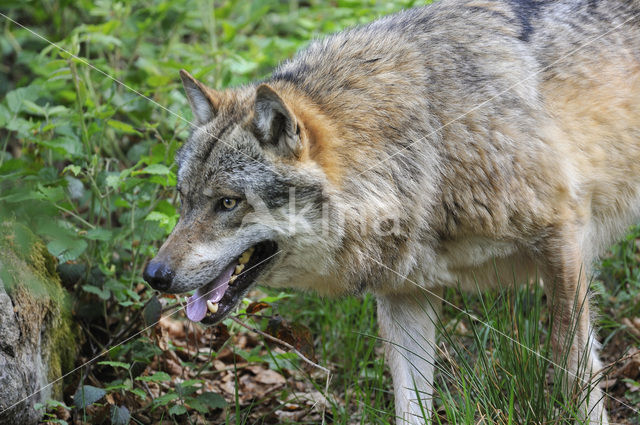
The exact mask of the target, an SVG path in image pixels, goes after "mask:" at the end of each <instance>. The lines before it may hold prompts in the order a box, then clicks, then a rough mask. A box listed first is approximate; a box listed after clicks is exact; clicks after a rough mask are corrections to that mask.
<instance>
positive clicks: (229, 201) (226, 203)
mask: <svg viewBox="0 0 640 425" xmlns="http://www.w3.org/2000/svg"><path fill="white" fill-rule="evenodd" d="M236 205H238V200H237V199H233V198H222V199H221V200H220V206H221V207H222V209H223V210H227V211H231V210H232V209H234V208H235V207H236Z"/></svg>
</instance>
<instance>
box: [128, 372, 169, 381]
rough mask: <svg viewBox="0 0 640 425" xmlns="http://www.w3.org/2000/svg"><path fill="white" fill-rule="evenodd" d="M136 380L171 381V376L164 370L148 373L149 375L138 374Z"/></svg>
mask: <svg viewBox="0 0 640 425" xmlns="http://www.w3.org/2000/svg"><path fill="white" fill-rule="evenodd" d="M136 380H137V381H147V382H164V381H171V377H170V376H169V374H167V373H166V372H156V373H154V374H153V375H149V376H138V377H137V378H136Z"/></svg>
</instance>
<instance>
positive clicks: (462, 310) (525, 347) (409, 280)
mask: <svg viewBox="0 0 640 425" xmlns="http://www.w3.org/2000/svg"><path fill="white" fill-rule="evenodd" d="M365 255H366V256H367V257H369V259H371V260H373V261H375V262H376V263H377V264H378V265H380V266H382V267H384V268H385V269H387V270H389V271H390V272H392V273H394V274H396V275H398V276H399V277H401V278H403V279H406V280H407V282H409V283H411V284H413V285H415V286H417V287H418V288H419V289H422V290H423V291H425V292H427V293H428V294H429V295H431V296H434V297H436V298H437V299H439V300H440V301H442V302H444V303H445V304H447V305H449V306H451V307H453V308H454V309H456V310H458V311H459V312H461V313H462V314H465V315H467V316H468V317H469V318H470V319H472V320H475V321H477V322H478V323H482V324H483V325H484V326H486V327H487V328H489V329H491V330H492V331H494V332H496V333H497V334H498V335H500V336H502V337H503V338H506V339H508V340H509V341H511V342H513V343H514V344H516V345H519V346H520V347H522V348H524V349H525V350H527V351H529V352H530V353H531V354H533V355H535V356H538V357H539V358H541V359H543V360H545V361H547V362H549V363H550V364H552V365H554V366H556V367H557V368H558V369H560V370H562V371H564V372H566V373H567V374H569V375H571V376H573V377H574V378H577V379H579V380H580V381H581V382H582V383H585V384H587V385H590V381H591V380H590V379H588V380H587V379H585V378H583V377H581V376H578V375H576V374H575V373H573V372H571V371H570V370H568V369H566V368H564V367H562V366H560V365H559V364H557V363H555V362H553V361H551V359H549V358H547V357H546V356H544V355H542V354H540V353H539V352H537V351H536V350H534V349H532V348H529V347H527V346H526V345H524V344H522V343H521V342H519V341H517V340H515V339H514V338H512V337H511V336H509V335H507V334H506V333H504V332H502V331H500V330H498V329H496V328H494V327H493V326H491V325H490V324H489V323H488V322H485V321H483V320H482V319H480V318H479V317H478V316H476V315H475V314H472V313H469V312H468V311H466V310H464V309H462V308H460V307H458V306H457V305H455V304H453V303H452V302H451V301H447V300H446V299H444V298H443V297H441V296H440V295H438V294H436V293H435V292H434V291H431V290H429V289H428V288H425V287H423V286H422V285H420V284H418V283H417V282H415V281H413V280H412V279H410V278H409V277H407V276H404V275H402V274H401V273H400V272H397V271H395V270H393V269H392V268H390V267H387V266H386V265H384V264H382V263H381V262H380V261H378V260H376V259H375V258H373V257H371V256H370V255H368V254H365ZM600 372H601V371H596V373H595V374H594V375H597V374H599V373H600ZM600 391H601V392H602V394H604V395H606V396H607V397H609V398H610V399H612V400H615V401H617V402H618V403H620V404H621V405H623V406H625V407H627V408H629V409H631V410H632V411H633V412H635V413H638V414H640V410H638V409H635V408H633V407H631V406H629V405H628V404H626V403H625V402H624V401H622V400H620V399H618V398H616V397H614V396H612V395H611V394H609V393H607V392H605V391H604V390H602V389H601V390H600Z"/></svg>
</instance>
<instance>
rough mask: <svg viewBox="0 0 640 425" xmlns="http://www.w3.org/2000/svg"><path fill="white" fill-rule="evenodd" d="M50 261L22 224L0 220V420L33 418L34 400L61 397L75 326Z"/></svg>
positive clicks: (36, 413) (25, 423) (4, 424)
mask: <svg viewBox="0 0 640 425" xmlns="http://www.w3.org/2000/svg"><path fill="white" fill-rule="evenodd" d="M55 263H56V260H55V259H54V258H53V257H52V256H51V255H50V254H49V252H48V251H47V249H46V247H45V246H44V244H43V243H42V241H41V240H39V239H38V238H37V237H36V236H34V235H33V233H32V232H31V231H30V230H29V229H28V228H26V227H24V226H22V225H20V224H17V223H14V222H2V223H0V412H3V411H4V412H3V413H0V425H14V424H21V425H31V424H37V423H38V421H39V420H40V418H41V417H42V415H43V413H44V412H43V411H42V410H36V409H35V407H34V405H35V404H36V403H45V402H46V401H47V400H48V399H51V398H54V399H58V400H61V398H62V384H63V380H61V379H59V378H61V377H62V376H63V375H64V373H65V372H67V371H69V370H71V369H72V368H73V366H74V362H75V356H76V355H77V352H78V348H79V344H78V343H77V340H78V339H79V335H80V331H79V328H78V327H77V325H76V324H74V322H73V318H72V315H71V302H70V297H69V294H68V293H67V291H66V290H65V289H64V288H63V287H62V285H61V283H60V279H59V277H58V275H57V274H56V272H55ZM5 410H6V411H5Z"/></svg>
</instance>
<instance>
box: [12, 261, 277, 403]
mask: <svg viewBox="0 0 640 425" xmlns="http://www.w3.org/2000/svg"><path fill="white" fill-rule="evenodd" d="M281 252H282V250H280V251H277V252H276V253H274V254H273V255H270V256H269V257H267V258H265V259H264V260H262V261H260V262H259V263H257V264H254V265H253V266H252V267H250V268H248V269H246V270H244V271H243V272H242V273H240V274H239V275H238V276H242V275H243V274H245V273H247V272H248V271H249V270H251V269H254V268H256V267H258V266H259V265H260V264H262V263H264V262H265V261H269V260H270V259H272V258H273V257H275V256H276V255H278V254H280V253H281ZM223 285H224V284H222V285H219V286H217V287H215V288H213V289H212V290H211V291H209V292H207V293H205V294H203V295H201V296H200V297H197V298H195V299H194V300H193V301H187V305H189V304H190V303H193V302H195V301H197V300H200V299H202V298H203V297H205V296H207V295H209V294H210V293H212V292H213V291H215V290H216V289H218V288H219V287H220V286H223ZM186 307H187V306H180V307H179V308H177V309H176V310H174V311H172V312H171V313H169V314H167V315H165V316H162V317H161V318H160V319H158V320H157V321H156V322H154V323H152V324H150V325H149V326H147V327H145V328H144V329H141V330H140V331H138V332H136V333H135V334H133V335H131V336H130V337H128V338H127V339H125V340H123V341H121V342H119V343H117V344H116V345H113V346H111V347H109V348H107V349H105V350H104V351H102V352H101V353H99V354H98V355H96V356H94V357H93V358H91V359H89V360H87V361H86V362H84V363H82V364H81V365H80V366H78V367H76V368H75V369H73V370H71V371H69V372H67V373H65V374H64V375H62V376H61V377H59V378H57V379H54V380H53V381H51V382H49V383H48V384H46V385H43V386H42V387H40V388H38V389H37V390H36V391H34V392H32V393H31V394H29V395H28V396H26V397H24V398H22V399H20V400H19V401H17V402H15V403H13V404H12V405H11V406H9V407H7V408H6V409H4V410H2V411H0V415H2V414H3V413H5V412H7V411H9V410H11V409H13V408H14V407H16V406H17V405H18V404H20V403H22V402H23V401H25V400H27V399H29V398H31V397H33V396H34V395H36V394H38V393H39V392H41V391H42V390H44V389H46V388H48V387H50V386H52V385H53V384H55V383H56V382H59V381H61V380H62V379H64V378H66V377H67V376H69V375H71V374H73V373H75V372H77V371H78V370H80V369H82V368H83V367H85V366H87V365H89V364H91V363H93V362H95V361H96V360H98V359H99V358H100V357H102V356H104V355H105V354H107V353H108V352H109V351H111V350H113V349H114V348H116V347H118V346H120V345H122V344H125V343H127V342H129V341H131V340H132V339H133V338H135V337H137V336H138V335H140V334H141V333H143V332H145V331H146V330H147V329H150V328H152V327H154V326H155V325H157V324H158V323H159V322H160V321H161V320H162V319H164V318H167V317H171V316H173V315H174V314H176V313H177V312H179V311H181V310H184V309H185V308H186Z"/></svg>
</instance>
